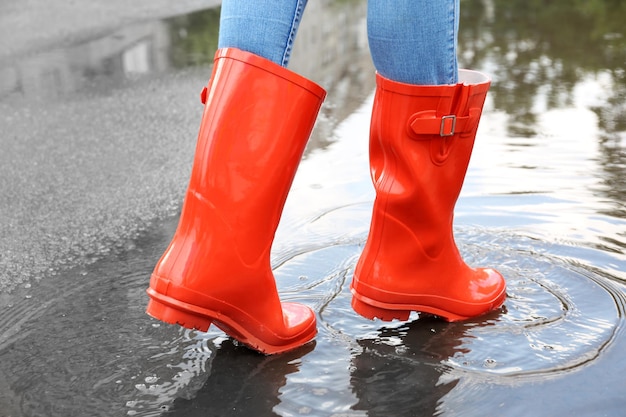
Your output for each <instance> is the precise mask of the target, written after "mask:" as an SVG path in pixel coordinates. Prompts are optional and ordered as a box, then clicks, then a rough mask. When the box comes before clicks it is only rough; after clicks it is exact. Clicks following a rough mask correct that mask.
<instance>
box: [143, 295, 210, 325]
mask: <svg viewBox="0 0 626 417" xmlns="http://www.w3.org/2000/svg"><path fill="white" fill-rule="evenodd" d="M146 313H148V315H150V316H152V317H154V318H155V319H157V320H161V321H164V322H166V323H170V324H179V325H181V326H183V327H186V328H187V329H192V330H193V329H195V330H200V331H201V332H206V331H207V330H209V327H210V326H211V319H209V318H207V317H201V316H198V315H196V314H193V313H189V312H186V311H182V310H179V309H177V308H174V307H171V306H168V305H167V304H163V303H162V302H160V301H157V300H154V299H152V298H151V299H150V300H149V301H148V307H147V308H146Z"/></svg>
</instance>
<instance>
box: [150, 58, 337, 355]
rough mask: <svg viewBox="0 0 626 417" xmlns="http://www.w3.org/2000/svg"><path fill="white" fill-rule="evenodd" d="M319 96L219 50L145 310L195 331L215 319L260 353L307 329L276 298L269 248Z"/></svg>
mask: <svg viewBox="0 0 626 417" xmlns="http://www.w3.org/2000/svg"><path fill="white" fill-rule="evenodd" d="M325 94H326V93H325V92H324V90H323V89H322V88H321V87H320V86H318V85H317V84H314V83H313V82H311V81H309V80H307V79H305V78H303V77H301V76H299V75H297V74H295V73H293V72H291V71H289V70H287V69H286V68H283V67H281V66H279V65H276V64H274V63H273V62H271V61H268V60H266V59H264V58H261V57H259V56H256V55H253V54H251V53H248V52H244V51H240V50H237V49H232V48H229V49H221V50H219V51H217V54H216V57H215V66H214V68H213V75H212V77H211V81H210V83H209V86H208V88H207V89H205V90H204V92H203V96H202V98H203V102H204V103H205V108H204V114H203V116H202V123H201V126H200V132H199V134H198V142H197V146H196V154H195V158H194V162H193V169H192V172H191V179H190V181H189V187H188V189H187V194H186V196H185V202H184V204H183V209H182V213H181V216H180V221H179V224H178V228H177V230H176V233H175V235H174V237H173V239H172V242H171V243H170V245H169V247H168V248H167V250H166V251H165V253H164V254H163V256H162V257H161V259H160V260H159V262H158V264H157V265H156V267H155V268H154V272H153V273H152V277H151V278H150V288H148V295H149V296H150V302H149V304H148V308H147V313H148V314H150V315H151V316H153V317H155V318H157V319H160V320H163V321H165V322H168V323H178V324H180V325H182V326H185V327H188V328H195V329H199V330H202V331H206V330H207V329H208V328H209V326H210V325H211V324H215V325H216V326H217V327H219V328H220V329H222V330H223V331H224V332H226V333H227V334H229V335H230V336H232V337H233V338H235V339H237V340H239V341H240V342H242V343H244V344H246V345H248V346H249V347H251V348H253V349H255V350H257V351H259V352H263V353H267V354H272V353H279V352H284V351H287V350H290V349H294V348H296V347H298V346H301V345H302V344H304V343H307V342H309V341H310V340H311V339H313V338H314V337H315V334H316V332H317V330H316V327H315V313H314V312H313V311H312V310H311V309H310V308H309V307H307V306H305V305H302V304H298V303H281V301H280V299H279V297H278V292H277V290H276V283H275V281H274V275H273V274H272V270H271V266H270V249H271V246H272V241H273V240H274V233H275V232H276V228H277V226H278V221H279V220H280V216H281V213H282V210H283V205H284V203H285V199H286V198H287V193H288V192H289V188H290V187H291V182H292V181H293V178H294V175H295V172H296V169H297V167H298V164H299V163H300V159H301V157H302V152H303V151H304V147H305V145H306V143H307V140H308V138H309V135H310V133H311V129H312V128H313V125H314V123H315V119H316V117H317V113H318V111H319V108H320V106H321V104H322V101H323V99H324V96H325Z"/></svg>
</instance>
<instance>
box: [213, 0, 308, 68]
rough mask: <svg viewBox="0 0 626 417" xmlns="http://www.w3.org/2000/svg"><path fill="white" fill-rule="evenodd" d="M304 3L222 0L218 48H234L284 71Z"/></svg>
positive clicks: (274, 0) (297, 1) (276, 0)
mask: <svg viewBox="0 0 626 417" xmlns="http://www.w3.org/2000/svg"><path fill="white" fill-rule="evenodd" d="M306 3H307V0H253V1H250V0H224V1H223V2H222V11H221V15H220V32H219V40H218V47H219V48H237V49H241V50H242V51H246V52H250V53H253V54H255V55H258V56H261V57H263V58H265V59H268V60H270V61H273V62H275V63H276V64H278V65H281V66H283V67H286V66H287V64H288V63H289V58H290V56H291V49H292V47H293V41H294V39H295V37H296V32H297V31H298V26H299V24H300V19H301V18H302V13H303V12H304V8H305V6H306Z"/></svg>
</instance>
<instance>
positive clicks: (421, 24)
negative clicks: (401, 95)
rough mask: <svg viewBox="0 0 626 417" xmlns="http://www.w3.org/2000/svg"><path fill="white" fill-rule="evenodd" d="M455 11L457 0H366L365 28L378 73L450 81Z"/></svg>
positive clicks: (454, 72)
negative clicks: (391, 0)
mask: <svg viewBox="0 0 626 417" xmlns="http://www.w3.org/2000/svg"><path fill="white" fill-rule="evenodd" d="M390 6H391V7H390ZM458 11H459V0H436V1H433V0H394V1H393V2H390V1H389V0H369V1H368V12H367V31H368V38H369V46H370V52H371V55H372V60H373V61H374V66H375V67H376V70H377V72H378V73H379V74H380V75H382V76H383V77H385V78H388V79H391V80H394V81H398V82H403V83H407V84H418V85H435V84H455V83H456V82H457V73H458V68H457V57H456V44H457V31H458V15H459V13H458Z"/></svg>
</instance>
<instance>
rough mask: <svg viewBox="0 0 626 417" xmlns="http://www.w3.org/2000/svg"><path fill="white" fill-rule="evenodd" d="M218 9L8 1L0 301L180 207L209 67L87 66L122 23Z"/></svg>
mask: <svg viewBox="0 0 626 417" xmlns="http://www.w3.org/2000/svg"><path fill="white" fill-rule="evenodd" d="M216 4H219V2H218V1H214V0H208V1H199V0H184V1H177V2H168V1H165V0H159V1H152V0H150V1H146V0H143V1H135V2H122V1H119V0H115V1H107V2H66V1H58V0H57V1H52V2H43V1H28V2H27V4H25V3H23V2H17V1H9V2H2V3H1V4H0V307H2V306H3V305H6V304H10V303H12V302H13V300H12V295H11V294H13V293H14V292H15V291H14V290H16V289H19V288H21V287H30V286H31V285H33V284H34V283H36V282H37V281H38V280H40V279H44V278H45V277H46V276H49V275H51V274H55V273H58V272H59V271H62V270H63V269H66V268H70V267H74V266H76V265H79V264H81V263H89V262H92V261H94V260H96V259H98V258H101V257H102V256H105V255H106V254H107V253H110V252H111V251H115V250H118V249H125V248H126V246H128V245H132V243H130V242H132V239H133V238H134V237H136V236H137V235H138V234H139V233H141V231H143V230H145V229H146V228H147V227H149V226H150V225H151V224H153V223H154V222H155V221H157V220H159V219H163V218H167V217H171V216H173V215H175V214H176V212H177V211H178V210H179V206H180V201H181V198H182V195H183V192H184V189H185V186H186V182H187V179H188V176H189V172H190V166H191V165H190V164H191V160H192V157H193V151H194V146H195V135H196V133H197V129H198V125H199V121H200V116H201V111H202V107H201V103H200V102H199V99H198V94H199V91H200V89H201V87H202V86H203V85H204V84H205V83H206V81H207V79H208V77H209V75H210V74H209V70H208V69H207V68H206V67H202V68H195V69H189V70H182V71H181V70H176V71H168V70H167V68H165V69H163V70H161V71H156V72H153V73H143V74H141V76H136V77H134V78H133V76H132V75H131V76H129V77H126V78H125V79H124V80H121V81H120V80H119V79H118V80H117V81H115V82H111V77H109V76H107V77H104V76H100V75H99V74H92V73H90V72H89V65H85V64H84V62H89V60H90V59H94V58H93V57H91V56H90V54H91V53H92V52H93V51H92V50H91V49H90V47H89V43H90V42H91V41H93V40H94V39H105V41H107V42H109V43H111V44H112V45H111V46H110V49H114V48H115V45H114V43H115V41H116V39H117V40H119V41H120V42H124V39H123V38H124V37H125V36H126V35H127V33H125V32H124V28H127V27H134V28H141V25H142V24H143V22H150V21H154V20H155V19H162V18H166V17H168V16H174V15H178V14H181V13H187V12H190V11H193V10H197V9H202V8H208V7H212V6H214V5H216ZM146 24H148V23H146ZM135 30H136V31H137V30H140V29H135ZM107 46H108V45H107ZM102 49H103V47H102V45H99V48H98V50H102ZM104 49H106V48H104ZM76 57H79V58H80V59H82V61H80V62H77V61H78V59H77V58H76ZM81 57H82V58H81ZM112 71H114V70H112ZM76 72H80V74H79V75H80V76H78V77H77V76H76ZM67 74H72V76H71V77H69V76H68V75H67ZM113 78H114V77H113ZM126 249H127V248H126Z"/></svg>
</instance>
